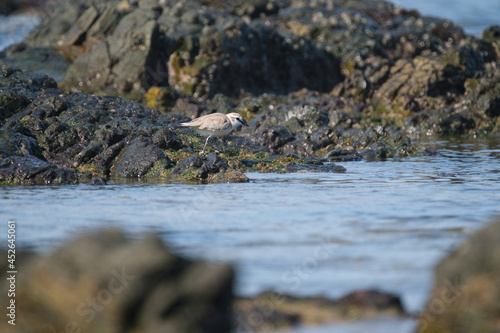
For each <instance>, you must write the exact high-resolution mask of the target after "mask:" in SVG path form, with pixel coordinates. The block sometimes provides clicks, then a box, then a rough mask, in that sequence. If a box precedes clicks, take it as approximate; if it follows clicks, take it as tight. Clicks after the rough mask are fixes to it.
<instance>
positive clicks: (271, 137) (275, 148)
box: [250, 125, 295, 153]
mask: <svg viewBox="0 0 500 333" xmlns="http://www.w3.org/2000/svg"><path fill="white" fill-rule="evenodd" d="M294 139H295V138H294V136H293V135H292V133H290V131H289V130H287V129H286V128H285V127H284V126H282V125H276V126H271V127H269V128H265V129H263V130H260V131H257V132H255V133H254V134H252V135H251V136H250V140H252V141H253V142H255V143H258V144H260V145H262V146H265V147H268V148H269V149H270V151H271V152H273V153H277V152H279V148H281V147H283V146H284V145H285V144H286V143H288V142H291V141H293V140H294Z"/></svg>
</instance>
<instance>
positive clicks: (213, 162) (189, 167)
mask: <svg viewBox="0 0 500 333" xmlns="http://www.w3.org/2000/svg"><path fill="white" fill-rule="evenodd" d="M171 177H172V178H173V179H174V180H177V179H179V178H180V179H188V180H190V181H203V182H219V183H243V182H248V178H247V177H246V176H245V175H244V174H243V173H242V172H241V171H238V170H235V169H232V168H230V167H229V165H228V164H227V163H226V162H225V161H224V160H222V159H221V158H220V157H219V156H217V155H216V154H214V153H210V154H208V155H207V156H206V157H200V156H191V157H188V158H186V159H183V160H181V161H179V162H178V163H177V166H176V168H175V169H174V170H173V171H172V173H171Z"/></svg>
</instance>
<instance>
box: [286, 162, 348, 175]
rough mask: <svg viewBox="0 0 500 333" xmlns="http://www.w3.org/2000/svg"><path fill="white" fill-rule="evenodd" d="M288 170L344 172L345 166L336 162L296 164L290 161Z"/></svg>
mask: <svg viewBox="0 0 500 333" xmlns="http://www.w3.org/2000/svg"><path fill="white" fill-rule="evenodd" d="M286 170H287V172H334V173H343V172H345V170H346V169H345V168H344V167H343V166H341V165H336V164H334V163H321V164H295V163H290V164H288V165H287V167H286Z"/></svg>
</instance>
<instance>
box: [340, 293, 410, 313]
mask: <svg viewBox="0 0 500 333" xmlns="http://www.w3.org/2000/svg"><path fill="white" fill-rule="evenodd" d="M338 304H339V305H341V306H344V307H357V308H366V309H369V308H373V309H388V308H394V309H397V311H399V312H401V313H402V312H403V306H402V304H401V299H400V298H399V296H397V295H394V294H390V293H383V292H380V291H378V290H358V291H354V292H352V293H350V294H347V295H345V296H344V297H342V298H340V299H339V300H338Z"/></svg>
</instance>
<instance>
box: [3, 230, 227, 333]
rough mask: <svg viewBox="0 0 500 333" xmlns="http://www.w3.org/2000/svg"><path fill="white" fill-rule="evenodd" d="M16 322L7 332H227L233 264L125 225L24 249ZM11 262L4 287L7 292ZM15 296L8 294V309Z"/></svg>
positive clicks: (4, 291)
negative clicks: (52, 246) (196, 256)
mask: <svg viewBox="0 0 500 333" xmlns="http://www.w3.org/2000/svg"><path fill="white" fill-rule="evenodd" d="M18 257H19V258H23V260H22V261H21V259H20V260H19V263H18V265H20V267H19V268H18V271H19V274H18V275H17V280H16V298H15V299H16V310H17V314H18V315H19V317H18V318H17V320H16V325H15V326H12V325H9V324H7V321H6V320H3V321H2V322H1V323H0V329H1V330H2V331H4V332H6V331H8V332H40V331H53V332H66V331H76V330H81V331H82V332H100V331H105V332H193V333H194V332H228V331H230V329H231V326H232V323H231V302H232V298H233V291H232V288H233V278H234V272H233V269H232V268H231V267H229V266H226V265H220V264H211V263H207V262H203V261H196V260H192V259H188V258H184V257H181V256H178V255H176V254H174V253H173V252H171V251H170V250H169V249H168V248H167V247H166V246H165V245H164V244H163V243H162V241H161V240H160V239H159V238H158V237H156V236H152V235H147V236H144V237H143V238H140V239H136V240H130V239H127V238H126V237H125V236H124V234H123V233H122V232H120V231H118V230H107V231H100V232H97V233H95V234H92V235H88V236H82V237H80V238H77V239H75V240H73V241H70V242H68V243H66V244H64V245H62V246H61V247H59V248H58V249H56V250H55V251H54V252H52V253H49V254H43V255H41V254H31V255H29V256H28V255H26V256H24V255H18ZM6 271H7V268H6V264H4V265H3V266H2V274H3V275H2V282H1V283H0V290H1V291H2V292H3V293H4V294H5V295H6V294H7V289H8V281H7V280H6V278H5V274H6V273H5V272H6ZM8 301H9V300H8V299H7V298H6V297H5V298H2V302H1V303H2V307H4V306H5V307H6V306H7V302H8Z"/></svg>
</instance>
